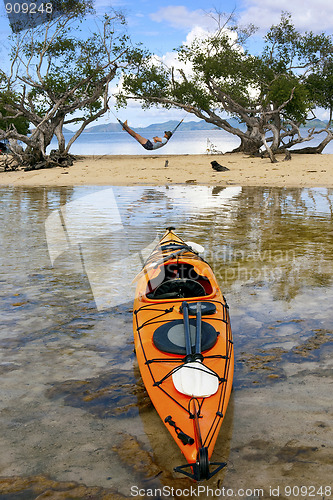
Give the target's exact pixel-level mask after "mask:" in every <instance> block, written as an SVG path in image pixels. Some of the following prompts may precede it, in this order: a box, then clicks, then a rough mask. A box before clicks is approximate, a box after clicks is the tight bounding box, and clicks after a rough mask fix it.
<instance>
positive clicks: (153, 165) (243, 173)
mask: <svg viewBox="0 0 333 500" xmlns="http://www.w3.org/2000/svg"><path fill="white" fill-rule="evenodd" d="M277 158H278V162H277V163H271V162H270V160H269V159H267V158H265V159H261V158H253V157H249V156H247V155H244V154H240V153H238V154H225V155H181V156H180V155H165V156H162V155H160V156H128V155H123V156H84V157H81V158H80V159H79V160H78V161H76V162H75V163H74V165H73V166H72V167H69V168H61V167H56V168H52V169H43V170H36V171H30V172H24V171H22V170H19V171H15V172H1V173H0V185H11V186H80V185H115V186H116V185H118V186H124V185H151V186H153V185H154V186H155V185H166V184H185V183H187V184H201V185H214V186H217V185H219V186H227V185H239V186H277V187H316V186H317V187H333V155H330V154H326V155H325V154H324V155H297V154H294V155H292V159H291V160H288V161H284V157H283V156H278V157H277ZM214 160H215V161H217V162H218V163H219V164H220V165H222V166H225V167H227V168H228V169H229V170H228V171H224V172H217V171H215V170H213V168H212V166H211V162H212V161H214Z"/></svg>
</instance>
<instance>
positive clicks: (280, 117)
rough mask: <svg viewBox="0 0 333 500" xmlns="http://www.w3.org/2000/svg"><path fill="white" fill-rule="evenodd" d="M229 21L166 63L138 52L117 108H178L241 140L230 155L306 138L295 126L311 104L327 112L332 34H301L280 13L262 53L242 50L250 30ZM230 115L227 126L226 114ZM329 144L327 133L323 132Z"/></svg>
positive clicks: (281, 146) (270, 149) (274, 147)
mask: <svg viewBox="0 0 333 500" xmlns="http://www.w3.org/2000/svg"><path fill="white" fill-rule="evenodd" d="M231 21H232V19H231V18H230V17H229V18H228V19H227V20H226V21H224V22H221V16H220V15H218V16H217V22H218V24H217V29H216V30H215V31H214V32H211V33H207V35H206V37H204V38H202V37H201V38H198V37H197V38H196V39H194V41H193V42H192V43H190V44H183V45H182V46H181V47H179V48H178V49H177V50H176V59H175V62H174V64H173V65H171V66H170V67H168V66H166V65H165V64H164V62H163V61H162V60H158V59H157V58H154V57H152V56H151V55H150V56H147V55H145V56H144V57H142V58H141V60H140V61H139V63H138V64H137V68H136V71H135V72H132V73H131V74H127V75H126V76H125V78H124V87H123V91H122V92H121V93H120V94H119V96H118V99H119V102H120V103H124V102H126V101H127V99H129V98H135V99H140V100H141V101H142V103H143V105H144V106H145V107H149V106H152V105H162V106H164V107H178V108H181V109H184V110H186V111H188V112H189V113H193V114H194V115H196V116H197V117H199V118H201V119H204V120H205V121H207V122H209V123H212V124H214V125H216V126H218V127H220V128H222V129H224V130H226V131H228V132H230V133H232V134H235V135H237V136H238V137H239V138H240V139H241V145H240V147H239V148H237V151H244V152H247V153H258V152H259V151H260V150H261V148H262V147H263V146H264V147H265V148H266V150H267V151H268V152H269V154H270V156H271V159H272V161H274V152H276V151H279V150H281V149H285V148H287V147H292V146H293V145H295V144H298V143H300V142H303V141H307V140H310V138H311V137H312V136H313V134H314V131H313V130H312V131H309V132H308V135H307V136H306V137H302V136H301V133H300V127H301V125H303V124H304V123H305V122H306V120H307V119H308V117H309V113H311V112H313V109H314V108H315V106H317V105H319V106H322V107H324V108H330V109H331V108H332V99H333V97H332V95H333V91H332V85H331V82H332V80H331V78H332V64H333V63H332V61H333V44H332V37H331V36H328V35H326V34H325V33H321V34H314V33H312V32H306V33H300V32H299V31H297V30H296V29H295V27H294V25H293V23H292V20H291V16H290V14H288V13H282V15H281V20H280V22H279V24H277V25H274V26H272V27H271V29H270V30H269V31H268V32H267V34H266V36H265V38H264V49H263V51H262V53H261V54H259V55H257V54H255V55H253V54H251V53H250V52H249V51H248V49H247V44H246V42H247V40H248V38H249V37H250V36H252V35H253V34H254V32H255V28H254V27H253V26H249V27H246V28H241V27H239V26H237V25H235V24H233V23H232V22H231ZM230 116H233V117H237V118H238V120H239V123H240V126H239V127H237V126H232V125H231V124H230V123H229V122H228V117H230ZM326 131H327V134H328V136H329V139H331V138H332V133H331V132H330V130H329V129H328V128H327V130H326Z"/></svg>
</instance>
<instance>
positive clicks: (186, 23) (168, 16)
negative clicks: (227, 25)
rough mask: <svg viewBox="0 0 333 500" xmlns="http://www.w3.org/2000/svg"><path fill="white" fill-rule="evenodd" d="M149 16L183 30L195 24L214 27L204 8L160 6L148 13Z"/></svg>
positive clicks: (204, 27)
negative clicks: (155, 10)
mask: <svg viewBox="0 0 333 500" xmlns="http://www.w3.org/2000/svg"><path fill="white" fill-rule="evenodd" d="M150 18H151V19H152V20H153V21H155V22H158V23H161V22H167V23H168V24H169V25H170V26H172V27H173V28H177V29H183V30H188V29H192V28H193V27H195V26H201V27H202V28H203V29H210V28H213V27H215V28H216V22H215V21H214V20H213V19H212V18H211V17H210V16H208V15H207V14H206V12H205V11H204V10H202V9H197V10H189V9H188V8H187V7H185V6H184V5H169V6H168V7H161V8H160V9H159V10H158V11H157V12H154V13H152V14H150Z"/></svg>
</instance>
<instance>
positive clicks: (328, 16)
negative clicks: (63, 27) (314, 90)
mask: <svg viewBox="0 0 333 500" xmlns="http://www.w3.org/2000/svg"><path fill="white" fill-rule="evenodd" d="M5 1H6V0H5ZM12 1H14V0H12ZM49 1H50V0H49ZM111 5H112V6H113V7H114V8H116V9H119V10H121V11H123V12H124V14H125V16H126V19H127V22H128V31H129V34H130V35H131V37H132V39H133V40H134V41H135V42H142V43H143V44H144V45H145V46H146V47H148V48H149V49H150V50H151V51H152V52H153V53H155V54H157V55H158V56H160V57H166V58H167V57H168V55H169V57H171V53H172V50H173V49H174V48H176V47H178V46H179V45H180V44H181V43H182V42H184V41H186V39H187V38H188V37H191V34H193V33H195V32H196V30H198V27H201V28H205V29H209V28H211V29H212V27H213V23H214V22H213V21H212V19H211V17H210V16H209V15H207V12H208V11H210V10H211V9H214V8H215V9H217V10H219V11H221V12H227V13H229V12H231V11H233V10H235V13H236V14H237V16H238V21H239V23H241V24H248V23H253V24H254V25H256V26H257V27H258V33H257V38H254V39H253V42H252V45H251V47H250V48H251V49H252V50H257V49H258V48H260V43H261V37H262V35H263V34H264V33H265V32H266V31H267V29H268V28H269V27H270V26H271V25H272V24H273V23H275V22H278V21H279V18H280V15H281V11H288V12H291V14H292V18H293V21H294V23H295V26H296V28H297V29H299V30H307V31H310V30H312V31H314V32H322V31H325V32H326V33H328V34H329V33H333V2H332V0H315V1H314V0H293V2H290V0H279V1H276V0H223V1H221V0H212V1H207V0H206V1H205V2H204V1H203V0H174V1H168V0H166V1H164V2H160V1H158V0H157V1H156V0H155V1H153V0H141V1H138V0H115V1H114V2H111V3H110V2H109V1H108V0H95V6H96V9H97V11H98V12H100V13H102V12H105V11H106V10H107V9H108V8H109V7H110V6H111ZM9 33H10V28H9V23H8V20H7V18H6V13H5V8H4V4H3V2H1V0H0V40H1V42H2V43H1V47H2V48H0V58H1V60H2V61H4V60H5V59H6V48H5V45H6V42H5V40H6V38H7V36H8V34H9ZM119 114H120V117H121V118H122V119H125V118H127V119H128V120H129V123H130V124H132V125H133V126H139V125H148V124H149V123H152V122H156V121H157V120H158V121H160V120H168V119H178V118H179V117H183V113H182V112H179V111H177V110H169V111H163V110H162V111H161V110H156V109H155V108H153V109H151V110H149V111H143V110H142V109H141V108H140V106H138V105H137V104H135V103H132V104H131V105H130V106H129V107H128V108H127V109H126V110H125V109H124V110H120V112H119ZM189 119H193V118H191V117H189ZM103 121H114V119H113V117H112V115H111V116H107V117H105V119H103Z"/></svg>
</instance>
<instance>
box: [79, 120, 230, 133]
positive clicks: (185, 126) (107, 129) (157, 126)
mask: <svg viewBox="0 0 333 500" xmlns="http://www.w3.org/2000/svg"><path fill="white" fill-rule="evenodd" d="M228 121H229V123H230V124H231V125H235V126H238V125H239V124H238V121H237V120H236V119H235V118H231V119H229V120H228ZM178 123H179V121H177V120H169V121H167V122H162V123H152V124H151V125H148V127H133V128H134V130H135V131H136V132H138V133H139V134H141V133H145V134H146V135H149V134H150V133H156V132H157V131H158V130H162V131H164V130H173V129H174V128H175V127H176V126H177V125H178ZM130 126H131V125H130ZM216 128H218V127H216V126H215V125H212V124H211V123H207V122H205V120H200V121H198V122H197V121H190V122H183V123H181V125H180V126H179V128H178V130H183V131H189V130H214V129H216ZM121 130H122V127H121V125H120V124H119V123H104V124H103V125H95V126H93V127H89V128H87V129H86V130H85V131H84V133H85V134H100V133H112V132H120V131H121Z"/></svg>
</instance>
